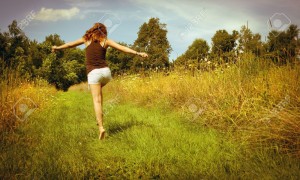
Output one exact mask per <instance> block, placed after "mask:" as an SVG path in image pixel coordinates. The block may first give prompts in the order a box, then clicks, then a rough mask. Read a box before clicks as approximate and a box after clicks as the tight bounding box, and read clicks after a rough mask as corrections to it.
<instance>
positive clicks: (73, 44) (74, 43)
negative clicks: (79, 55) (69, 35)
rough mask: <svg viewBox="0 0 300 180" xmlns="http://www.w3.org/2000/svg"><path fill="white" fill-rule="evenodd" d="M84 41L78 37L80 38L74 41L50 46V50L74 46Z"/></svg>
mask: <svg viewBox="0 0 300 180" xmlns="http://www.w3.org/2000/svg"><path fill="white" fill-rule="evenodd" d="M84 42H85V41H84V39H83V38H80V39H77V40H76V41H72V42H68V43H66V44H63V45H61V46H52V52H55V51H56V50H59V49H67V48H72V47H76V46H79V45H81V44H83V43H84Z"/></svg>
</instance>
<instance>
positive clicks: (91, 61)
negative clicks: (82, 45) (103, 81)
mask: <svg viewBox="0 0 300 180" xmlns="http://www.w3.org/2000/svg"><path fill="white" fill-rule="evenodd" d="M104 45H105V41H104ZM104 45H103V46H104ZM105 55H106V49H105V48H104V47H102V46H101V45H100V43H99V41H92V42H91V43H90V45H88V46H87V47H86V49H85V56H86V71H87V73H89V72H91V71H92V70H94V69H99V68H104V67H108V66H107V63H106V61H105Z"/></svg>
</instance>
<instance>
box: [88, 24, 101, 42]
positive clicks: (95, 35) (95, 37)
mask: <svg viewBox="0 0 300 180" xmlns="http://www.w3.org/2000/svg"><path fill="white" fill-rule="evenodd" d="M106 37H107V30H106V27H105V25H104V24H102V23H95V24H94V26H93V27H91V28H90V29H89V30H87V31H86V32H85V34H84V35H83V39H84V40H86V41H96V42H98V41H101V40H103V39H105V38H106Z"/></svg>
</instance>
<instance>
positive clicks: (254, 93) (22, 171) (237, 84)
mask: <svg viewBox="0 0 300 180" xmlns="http://www.w3.org/2000/svg"><path fill="white" fill-rule="evenodd" d="M299 75H300V65H299V64H298V63H288V64H287V65H283V66H277V65H274V64H273V63H271V62H270V61H265V60H257V59H255V58H252V57H247V58H243V60H242V61H240V62H238V63H236V64H224V65H221V66H218V67H217V68H216V69H214V70H209V71H205V72H197V71H196V72H191V71H188V70H184V69H180V68H178V69H176V70H174V71H172V72H167V73H166V72H165V73H162V72H150V73H145V72H142V73H141V74H137V75H126V76H116V77H114V80H113V81H112V82H111V83H110V84H108V85H107V86H106V87H105V88H104V97H105V101H104V113H105V116H104V120H105V124H104V125H105V127H106V129H107V132H108V136H107V138H106V139H105V140H104V141H99V140H98V139H97V138H98V137H97V135H98V134H97V126H96V120H95V116H94V113H93V108H92V98H91V94H90V93H89V91H88V90H87V85H86V84H79V85H75V86H73V87H71V88H70V89H69V91H68V92H56V91H55V90H54V89H53V88H52V87H51V86H49V85H46V84H44V83H41V81H37V82H22V83H23V84H22V86H21V87H18V86H13V85H11V86H10V84H14V83H12V82H11V81H12V80H9V77H6V79H7V80H6V81H2V83H1V141H0V144H1V152H0V158H1V166H0V177H1V178H2V179H3V178H4V179H8V178H10V179H11V178H13V179H14V178H21V179H32V178H34V179H40V178H41V179H53V178H55V179H57V178H64V179H71V178H72V179H73V178H76V179H79V178H80V179H83V178H86V179H93V178H101V179H138V178H142V179H175V178H176V179H240V178H241V179H299V178H300V160H299V158H300V127H299V126H300V122H299V121H300V109H299V107H300V97H299V94H300V89H299V87H300V86H299V85H300V76H299ZM11 79H15V78H11ZM20 83H21V82H20ZM22 97H28V98H30V99H31V100H32V101H33V102H34V103H35V104H36V106H37V109H36V110H35V111H34V112H33V113H32V114H30V116H28V118H27V119H26V120H23V121H20V120H17V119H16V117H15V116H14V114H13V111H12V109H14V107H15V106H14V105H15V103H16V102H17V101H18V99H19V98H22ZM21 115H22V114H21Z"/></svg>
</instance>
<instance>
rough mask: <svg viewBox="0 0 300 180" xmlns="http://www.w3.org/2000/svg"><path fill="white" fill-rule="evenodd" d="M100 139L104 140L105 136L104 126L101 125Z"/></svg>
mask: <svg viewBox="0 0 300 180" xmlns="http://www.w3.org/2000/svg"><path fill="white" fill-rule="evenodd" d="M99 131H100V134H99V140H103V139H104V138H105V129H104V128H103V127H99Z"/></svg>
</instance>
